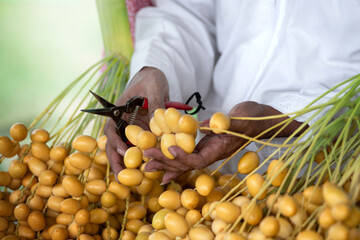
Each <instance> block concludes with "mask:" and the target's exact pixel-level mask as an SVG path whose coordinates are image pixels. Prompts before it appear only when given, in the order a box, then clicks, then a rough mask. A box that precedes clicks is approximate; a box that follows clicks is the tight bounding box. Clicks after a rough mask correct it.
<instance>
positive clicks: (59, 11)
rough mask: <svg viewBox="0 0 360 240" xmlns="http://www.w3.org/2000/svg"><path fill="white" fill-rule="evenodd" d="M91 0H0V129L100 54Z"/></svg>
mask: <svg viewBox="0 0 360 240" xmlns="http://www.w3.org/2000/svg"><path fill="white" fill-rule="evenodd" d="M102 51H103V47H102V38H101V31H100V26H99V21H98V15H97V10H96V4H95V1H89V0H16V1H15V0H8V1H5V0H0V116H1V118H0V135H8V130H9V128H10V126H11V125H12V124H13V123H15V122H23V123H25V124H29V123H30V122H31V121H32V120H33V119H34V118H35V117H36V115H37V114H39V113H40V112H41V111H42V110H43V109H44V108H45V107H46V106H47V105H48V103H49V102H50V101H51V100H53V99H54V98H55V96H56V95H58V94H59V93H60V92H61V91H62V90H63V89H64V88H65V87H66V86H67V85H68V84H69V83H70V82H71V81H72V80H73V79H75V78H76V77H78V76H79V75H80V74H81V73H82V72H84V71H85V70H86V69H87V68H88V67H90V66H91V65H92V64H94V63H95V62H97V61H98V60H100V59H101V57H102Z"/></svg>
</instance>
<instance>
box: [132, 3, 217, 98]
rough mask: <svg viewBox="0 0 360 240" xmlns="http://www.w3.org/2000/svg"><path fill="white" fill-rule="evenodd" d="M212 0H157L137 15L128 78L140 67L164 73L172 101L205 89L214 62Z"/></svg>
mask: <svg viewBox="0 0 360 240" xmlns="http://www.w3.org/2000/svg"><path fill="white" fill-rule="evenodd" d="M214 12H215V9H214V2H213V0H196V1H195V0H158V1H157V2H156V6H155V7H146V8H143V9H141V10H140V11H139V12H138V13H137V16H136V28H135V29H136V33H135V51H134V54H133V56H132V60H131V67H130V79H132V77H133V76H134V75H135V74H136V73H137V72H138V71H139V70H140V69H141V68H143V67H145V66H148V67H155V68H158V69H160V70H161V71H162V72H163V73H164V74H165V76H166V78H167V80H168V83H169V89H170V93H169V94H170V100H171V101H181V102H183V101H186V100H187V98H188V97H189V96H190V95H191V94H192V93H193V92H196V91H199V92H200V93H201V94H202V96H205V95H206V93H207V92H208V90H209V88H210V84H211V78H212V72H213V67H214V62H215V50H214V49H215V25H214Z"/></svg>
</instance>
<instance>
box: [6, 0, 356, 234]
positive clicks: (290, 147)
mask: <svg viewBox="0 0 360 240" xmlns="http://www.w3.org/2000/svg"><path fill="white" fill-rule="evenodd" d="M97 6H98V10H99V17H100V24H101V26H102V34H103V39H104V45H105V53H106V56H105V57H104V59H102V60H100V61H99V62H98V63H96V64H94V65H93V66H92V67H90V68H89V70H87V71H86V72H85V73H84V74H82V75H81V76H80V77H79V78H78V79H76V80H74V81H73V82H72V83H70V85H69V86H68V87H67V88H66V89H64V91H63V92H62V93H60V95H59V96H58V97H56V98H55V99H54V100H53V101H52V102H51V103H50V104H49V106H48V107H46V108H45V110H44V111H43V112H42V113H40V114H39V115H38V116H37V117H36V118H35V120H34V121H33V122H32V123H31V124H30V125H29V126H25V125H24V124H21V123H16V124H14V125H13V126H11V127H10V131H9V134H8V135H7V136H1V137H0V155H1V158H0V163H1V164H0V167H1V169H2V170H1V171H0V189H1V191H0V239H5V240H9V239H55V240H57V239H80V240H86V239H90V240H91V239H96V240H98V239H109V240H110V239H114V240H115V239H124V240H135V239H136V240H145V239H148V240H154V239H156V240H162V239H165V240H167V239H176V240H179V239H180V240H186V239H189V240H203V239H204V240H205V239H206V240H209V239H210V240H211V239H215V240H238V239H240V240H244V239H245V240H253V239H256V240H258V239H260V240H261V239H276V240H282V239H296V240H308V239H309V240H310V239H311V240H318V239H319V240H321V239H328V240H332V239H336V240H342V239H350V240H353V239H360V229H359V225H360V209H359V207H360V204H359V201H360V196H359V195H360V187H359V186H360V155H359V153H360V132H359V126H360V119H359V116H360V96H359V92H360V75H357V76H354V77H353V78H351V79H348V80H346V81H343V82H342V83H340V84H338V85H336V86H334V87H333V88H332V89H330V90H329V91H327V92H325V93H324V94H322V95H321V96H319V97H318V98H317V99H316V100H314V101H313V102H312V103H310V104H309V105H308V106H306V107H305V108H304V109H302V110H300V111H297V112H294V113H291V114H287V115H278V116H269V117H264V118H245V117H229V116H226V115H225V114H223V113H215V114H214V115H213V116H212V118H211V120H210V122H209V127H199V126H198V122H197V120H196V119H194V118H193V117H192V116H190V115H186V114H185V115H182V114H181V113H180V112H178V111H177V110H175V109H171V108H169V109H167V110H165V109H157V110H156V111H155V114H154V118H153V119H151V121H150V131H147V130H144V129H141V128H139V127H138V126H134V125H130V126H128V128H127V129H126V136H127V137H128V139H129V140H130V141H131V143H132V144H133V145H134V146H133V147H130V148H129V149H128V151H127V152H126V153H125V156H124V165H125V169H124V170H122V171H121V172H120V173H119V175H118V176H115V175H114V173H113V171H112V169H111V167H110V164H109V162H108V159H107V155H106V153H105V144H106V137H105V136H103V128H104V124H105V120H106V119H104V118H102V117H97V116H95V115H90V114H84V113H82V112H80V111H79V110H80V109H82V108H89V109H91V108H97V107H99V106H97V104H98V103H97V101H96V100H95V99H93V98H92V96H90V95H89V94H84V96H83V97H82V96H81V94H80V93H82V92H83V91H84V90H85V91H87V90H88V89H91V90H93V91H94V92H96V93H97V94H99V95H101V96H103V97H104V98H106V99H108V100H109V101H110V102H115V100H116V99H118V98H119V96H120V95H121V93H122V91H123V89H124V88H125V85H126V81H127V79H128V76H129V74H128V72H129V60H130V58H131V54H132V49H133V46H132V42H131V36H130V31H129V22H128V18H127V13H126V6H125V2H124V1H119V0H107V1H104V0H97ZM330 93H331V94H333V93H335V94H333V95H330ZM324 99H326V101H324ZM66 101H67V102H68V104H66ZM59 106H61V108H59ZM59 109H60V110H59ZM61 109H62V110H61ZM55 111H62V112H60V114H59V116H60V117H54V115H53V113H54V112H55ZM304 114H306V115H307V116H309V117H307V118H308V120H307V121H306V122H305V123H304V124H303V125H302V126H301V127H300V128H299V129H298V130H297V131H295V132H294V133H293V135H291V136H290V137H289V138H287V139H285V140H284V142H283V143H281V144H277V143H274V142H273V141H272V140H273V139H274V138H275V137H276V136H277V135H278V133H280V131H281V130H282V129H283V128H285V127H286V126H287V125H288V124H289V123H290V122H291V121H293V120H294V119H296V118H297V117H299V116H302V115H304ZM284 116H287V117H288V118H287V119H286V120H284V121H283V122H281V123H279V124H277V125H276V126H274V127H272V128H270V129H267V130H266V131H265V132H268V131H275V132H276V133H275V134H274V135H273V137H271V138H270V139H263V138H262V135H264V134H265V132H264V133H261V134H259V135H258V136H256V137H249V136H246V135H244V134H242V133H236V132H232V131H231V130H229V129H230V122H231V121H232V120H247V121H259V120H264V119H271V118H283V117H284ZM49 120H53V121H52V122H51V121H49ZM64 121H65V122H64ZM306 125H309V127H308V128H306V129H305V127H306ZM198 129H201V130H209V131H212V132H213V133H214V134H231V135H234V136H238V137H239V138H243V139H246V140H248V143H250V142H256V143H257V144H260V147H259V148H258V149H257V150H256V151H254V152H246V153H243V154H242V157H241V158H240V159H239V160H238V167H237V169H234V174H221V173H220V171H219V170H221V167H222V166H224V165H225V164H227V163H228V161H229V160H230V159H232V158H234V155H233V156H231V157H229V158H228V159H226V160H225V161H224V162H223V163H222V165H220V167H219V168H218V169H216V170H214V171H209V170H208V169H201V170H194V171H192V172H189V173H186V174H184V175H182V176H180V177H179V178H177V179H176V180H174V181H172V182H170V183H169V184H166V185H161V184H160V183H161V178H162V174H163V173H162V172H145V171H144V169H145V165H146V163H147V162H148V161H149V159H147V158H145V157H144V156H143V151H144V150H146V149H148V148H151V147H158V148H160V149H161V150H162V152H163V153H164V155H165V156H167V157H168V158H169V159H172V158H173V156H172V155H171V153H170V152H169V151H168V147H170V146H174V145H176V146H179V147H181V148H182V149H184V151H186V152H188V153H191V152H193V150H194V148H195V140H194V139H195V137H196V133H197V130H198ZM303 129H305V130H304V131H303V132H302V133H300V131H301V130H303ZM295 136H297V137H295ZM245 145H246V144H245ZM245 145H244V146H245ZM265 147H272V148H273V149H274V151H273V152H272V153H270V154H268V155H267V156H265V159H261V158H260V155H264V154H260V153H263V152H262V151H264V148H265ZM243 148H244V147H241V148H240V149H239V150H238V151H240V150H242V149H243ZM263 158H264V157H263ZM264 167H265V170H266V171H265V172H263V173H262V172H261V171H260V170H261V169H263V168H264ZM240 174H241V175H240Z"/></svg>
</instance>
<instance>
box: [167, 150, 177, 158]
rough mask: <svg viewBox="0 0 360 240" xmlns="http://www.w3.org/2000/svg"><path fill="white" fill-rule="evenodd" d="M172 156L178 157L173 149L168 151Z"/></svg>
mask: <svg viewBox="0 0 360 240" xmlns="http://www.w3.org/2000/svg"><path fill="white" fill-rule="evenodd" d="M168 150H169V152H170V153H171V155H173V156H174V157H175V158H176V156H177V152H176V151H175V150H172V149H171V148H169V149H168Z"/></svg>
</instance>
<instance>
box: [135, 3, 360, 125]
mask: <svg viewBox="0 0 360 240" xmlns="http://www.w3.org/2000/svg"><path fill="white" fill-rule="evenodd" d="M135 38H136V44H135V52H134V55H133V57H132V61H131V77H132V76H134V74H136V72H138V71H139V70H140V69H141V68H142V67H144V66H152V67H156V68H158V69H160V70H162V71H163V72H164V74H165V76H166V78H167V80H168V82H169V86H170V100H172V101H180V102H184V101H186V100H187V99H188V97H189V96H190V95H191V94H192V93H193V92H196V91H198V92H200V93H201V95H202V97H203V102H204V106H205V107H206V111H204V112H201V113H200V114H199V119H200V120H204V119H206V118H208V117H209V116H210V115H211V114H213V113H214V112H217V111H221V112H224V113H227V112H228V111H229V110H230V109H231V108H232V107H233V106H234V105H235V104H237V103H240V102H243V101H247V100H251V101H256V102H259V103H262V104H267V105H270V106H272V107H274V108H275V109H277V110H279V111H280V112H282V113H291V112H294V111H297V110H300V109H302V108H304V107H305V106H306V105H308V104H309V103H310V102H311V101H313V100H314V99H315V98H317V97H318V96H320V95H321V94H322V93H324V92H325V91H326V90H328V89H329V88H331V87H333V86H334V85H335V84H337V83H339V82H341V81H343V80H345V79H348V78H350V77H352V76H354V75H356V74H358V73H360V1H359V0H158V1H156V7H147V8H143V9H142V10H141V11H140V12H138V14H137V18H136V35H135ZM333 94H334V93H333ZM333 94H330V95H329V96H328V97H331V96H333ZM327 99H328V98H327V97H325V98H323V99H322V101H327ZM319 116H320V115H319ZM319 116H318V117H319ZM308 117H309V115H304V116H301V117H299V118H297V120H299V121H305V120H306V119H307V118H308ZM318 117H317V118H318ZM317 118H316V119H317ZM316 119H314V120H313V121H312V122H310V124H312V123H313V122H314V121H315V120H316Z"/></svg>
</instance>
